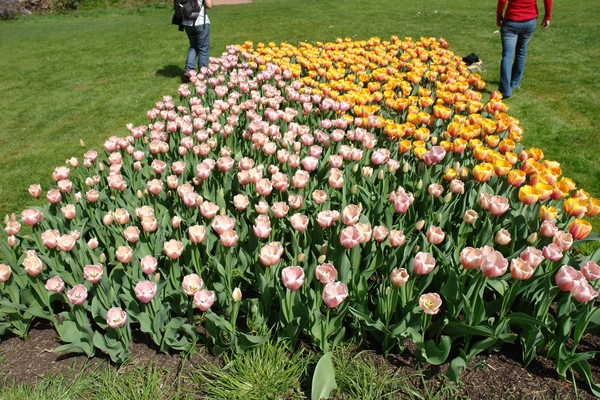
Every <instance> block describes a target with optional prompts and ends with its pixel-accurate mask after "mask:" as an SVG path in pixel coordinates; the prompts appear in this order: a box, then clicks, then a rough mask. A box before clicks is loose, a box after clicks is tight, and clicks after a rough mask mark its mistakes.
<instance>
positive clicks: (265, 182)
mask: <svg viewBox="0 0 600 400" xmlns="http://www.w3.org/2000/svg"><path fill="white" fill-rule="evenodd" d="M272 191H273V184H272V183H271V181H270V180H269V179H267V178H262V179H261V180H259V181H258V183H257V184H256V193H258V194H259V195H261V196H265V197H266V196H268V195H270V194H271V192H272Z"/></svg>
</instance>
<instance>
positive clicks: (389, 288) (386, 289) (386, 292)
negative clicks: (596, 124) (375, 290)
mask: <svg viewBox="0 0 600 400" xmlns="http://www.w3.org/2000/svg"><path fill="white" fill-rule="evenodd" d="M391 290H392V288H391V287H390V286H388V287H386V288H385V295H386V296H387V295H389V294H390V291H391Z"/></svg>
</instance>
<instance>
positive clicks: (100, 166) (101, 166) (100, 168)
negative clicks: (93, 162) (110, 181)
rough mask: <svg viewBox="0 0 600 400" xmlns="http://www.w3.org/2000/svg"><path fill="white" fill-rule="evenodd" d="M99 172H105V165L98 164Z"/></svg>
mask: <svg viewBox="0 0 600 400" xmlns="http://www.w3.org/2000/svg"><path fill="white" fill-rule="evenodd" d="M98 171H100V172H103V171H104V164H102V163H98Z"/></svg>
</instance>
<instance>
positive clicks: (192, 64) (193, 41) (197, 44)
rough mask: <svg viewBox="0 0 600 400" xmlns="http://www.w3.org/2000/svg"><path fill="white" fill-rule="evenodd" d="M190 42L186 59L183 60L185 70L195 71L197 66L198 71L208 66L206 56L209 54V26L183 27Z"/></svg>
mask: <svg viewBox="0 0 600 400" xmlns="http://www.w3.org/2000/svg"><path fill="white" fill-rule="evenodd" d="M185 33H187V36H188V39H189V40H190V48H189V49H188V53H187V58H186V60H185V70H186V71H187V70H189V69H195V68H196V64H197V65H198V71H200V68H201V67H207V66H208V56H209V53H210V24H202V25H195V26H185Z"/></svg>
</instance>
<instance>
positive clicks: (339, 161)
mask: <svg viewBox="0 0 600 400" xmlns="http://www.w3.org/2000/svg"><path fill="white" fill-rule="evenodd" d="M342 165H344V159H343V158H342V156H340V155H338V154H332V155H331V156H329V166H330V167H331V168H336V169H337V168H342Z"/></svg>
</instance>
